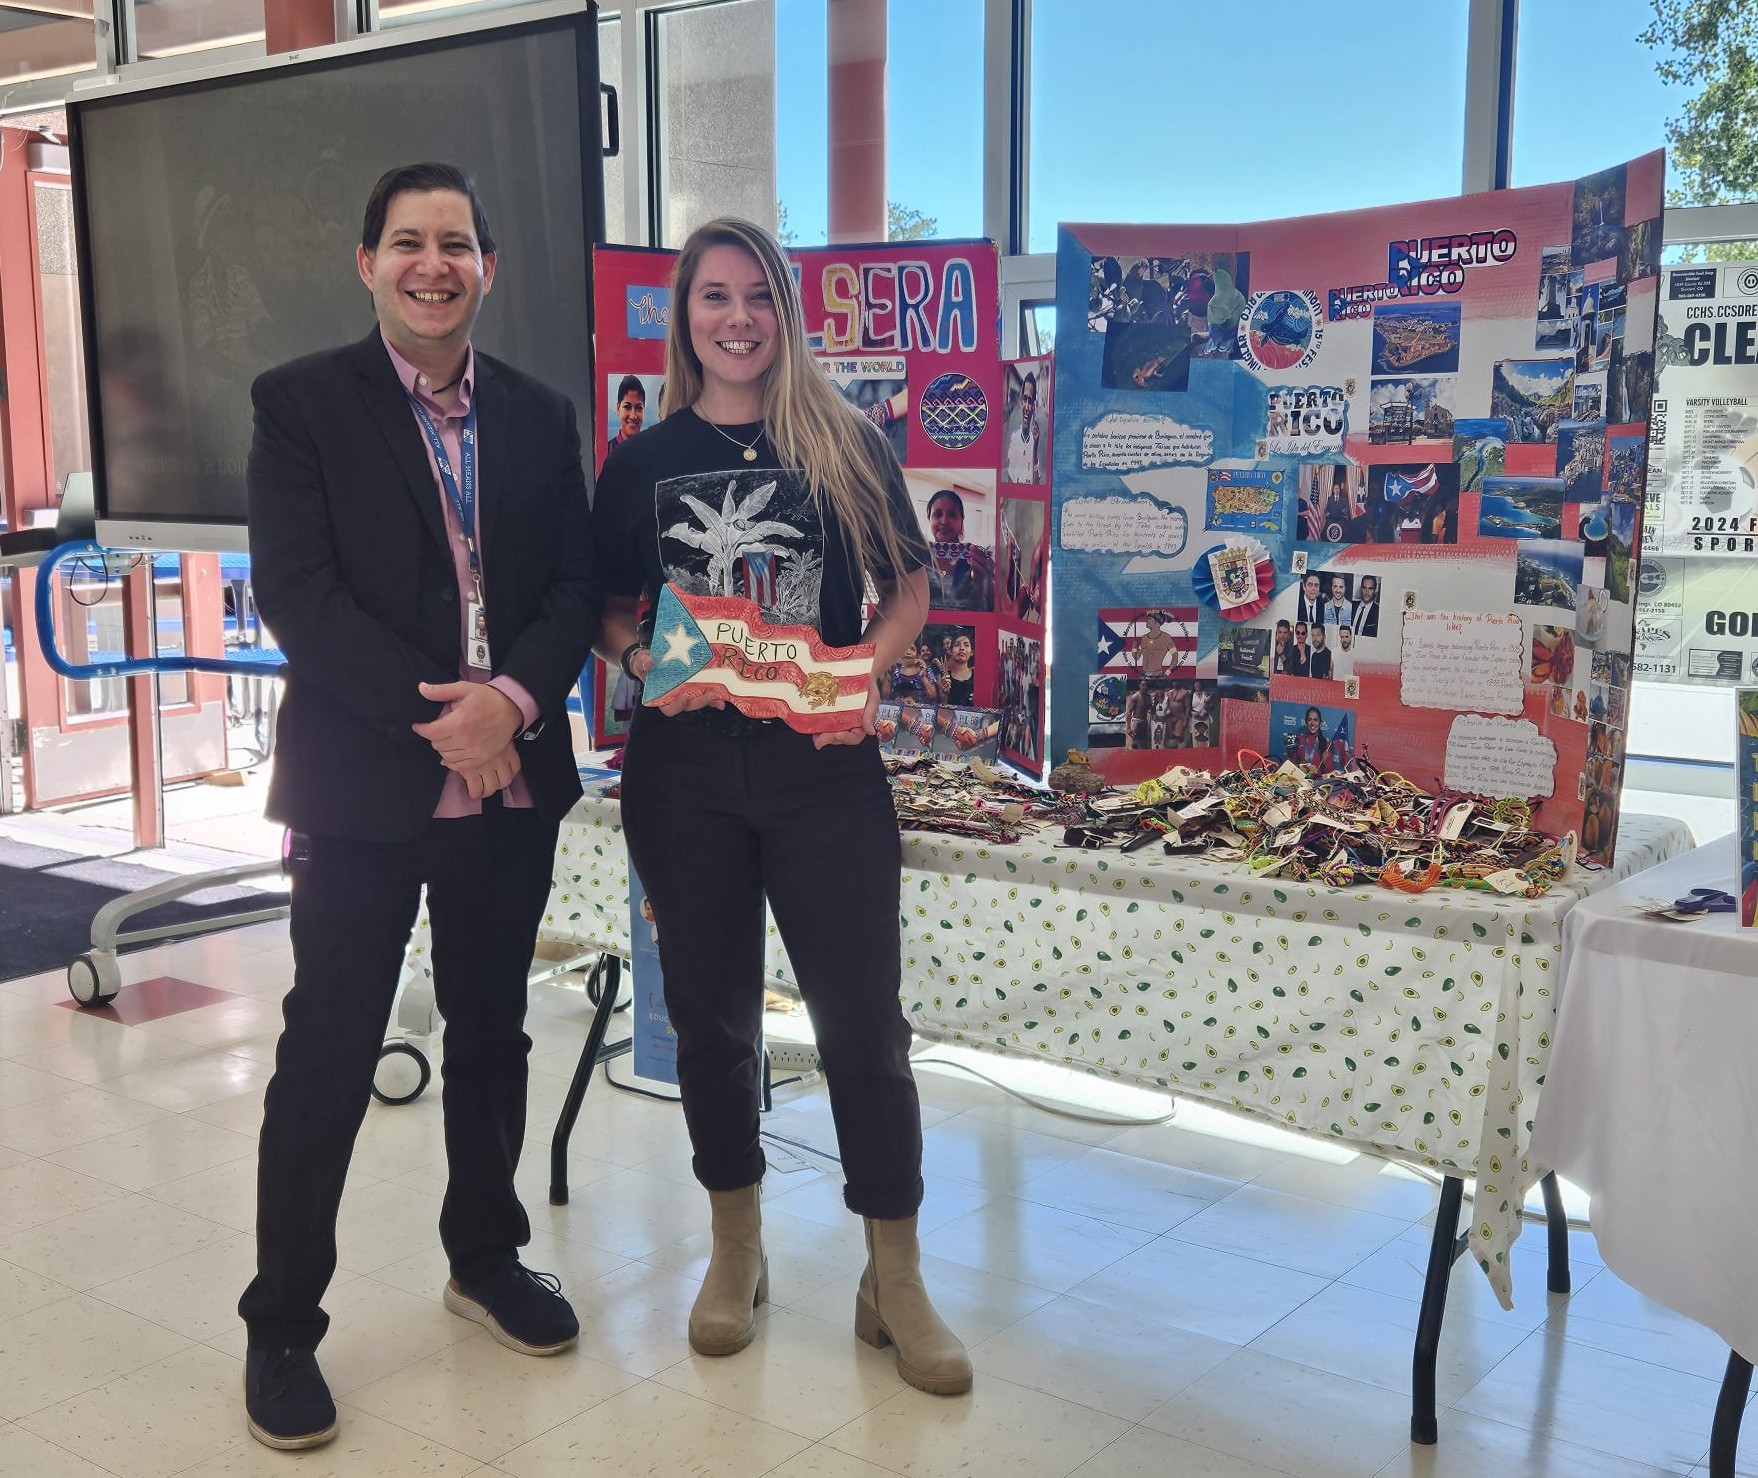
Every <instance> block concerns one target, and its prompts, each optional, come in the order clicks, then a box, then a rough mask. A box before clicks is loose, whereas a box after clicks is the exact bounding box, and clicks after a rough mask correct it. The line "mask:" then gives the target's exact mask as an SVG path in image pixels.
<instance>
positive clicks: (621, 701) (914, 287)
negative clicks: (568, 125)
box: [593, 241, 1051, 775]
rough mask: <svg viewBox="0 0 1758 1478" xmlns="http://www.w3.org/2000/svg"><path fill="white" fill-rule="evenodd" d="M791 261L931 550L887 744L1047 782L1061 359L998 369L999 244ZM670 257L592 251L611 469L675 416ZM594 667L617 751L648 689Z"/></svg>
mask: <svg viewBox="0 0 1758 1478" xmlns="http://www.w3.org/2000/svg"><path fill="white" fill-rule="evenodd" d="M789 256H790V257H791V259H792V261H793V262H794V264H795V266H796V268H797V269H798V280H799V285H800V296H801V300H802V306H803V309H804V315H805V322H806V331H807V338H808V342H809V343H810V346H811V348H812V351H813V353H814V355H815V356H816V357H817V358H818V360H819V363H820V364H821V365H822V366H823V368H824V371H825V373H826V374H828V375H829V376H830V378H831V380H832V381H833V382H834V383H835V384H836V386H837V387H838V389H840V390H841V392H842V394H843V396H844V397H845V398H846V399H847V400H848V401H849V403H850V404H852V405H854V406H855V407H857V408H858V409H859V410H860V411H862V412H863V414H865V415H866V416H867V417H868V419H869V420H871V421H872V422H873V424H874V425H875V426H877V427H878V428H879V429H880V430H881V431H882V432H883V433H884V434H885V436H886V438H887V439H888V440H889V442H890V444H891V447H892V450H893V452H894V453H895V454H896V456H897V459H898V461H899V462H900V463H901V464H902V466H903V468H904V479H905V485H906V488H907V490H908V493H909V499H910V503H911V505H912V507H913V508H914V510H915V513H916V517H917V520H918V523H919V526H920V530H921V533H922V537H923V539H924V540H925V541H926V542H927V543H928V546H929V548H930V550H931V552H932V558H931V563H930V567H929V572H928V573H929V586H930V614H929V617H928V623H927V625H926V627H925V628H924V629H923V631H922V634H921V636H920V638H919V639H918V641H917V642H916V644H915V645H914V646H912V647H911V649H910V650H909V651H908V652H906V653H905V654H904V655H903V656H902V657H901V658H900V659H899V660H898V661H897V662H896V663H894V664H892V665H891V666H890V667H889V668H888V669H887V670H885V671H883V672H881V673H879V674H878V682H879V687H880V694H881V706H880V715H879V729H880V737H881V740H882V741H883V743H884V744H885V747H886V748H888V749H890V750H895V751H897V752H900V753H915V752H926V751H932V752H934V753H938V754H943V755H947V756H953V757H956V756H966V757H976V758H980V759H989V760H994V759H997V758H1001V759H1005V760H1008V761H1009V762H1011V763H1013V764H1015V765H1017V766H1019V767H1022V768H1024V769H1025V770H1027V771H1028V772H1029V773H1031V774H1034V775H1036V774H1040V773H1041V772H1042V769H1043V761H1042V749H1043V738H1042V736H1043V724H1044V693H1045V686H1044V603H1045V590H1046V582H1047V565H1048V557H1049V538H1048V535H1049V487H1048V478H1049V451H1050V422H1049V417H1050V413H1051V408H1050V379H1051V376H1050V362H1049V360H1048V358H1045V359H1041V360H1031V361H1022V362H1020V363H1019V364H1017V365H1006V366H1004V365H1003V364H1002V363H1001V360H1000V357H999V356H1000V343H999V337H998V332H997V325H998V323H999V314H1000V296H999V277H998V259H997V257H996V254H995V248H994V246H993V244H992V243H990V242H986V241H971V242H934V243H923V242H911V243H907V244H901V243H899V244H879V245H873V246H846V247H834V248H822V249H817V250H806V251H791V252H790V253H789ZM672 261H673V254H672V253H670V252H664V251H652V250H645V249H640V248H632V247H604V246H601V247H598V248H596V249H595V252H594V267H595V274H596V292H597V304H596V307H597V323H598V331H597V338H596V351H597V361H598V366H599V380H600V382H601V383H602V384H603V387H604V391H603V393H604V396H605V400H604V412H603V414H602V415H601V416H600V420H601V422H602V426H601V427H600V428H599V435H598V450H599V456H598V458H597V460H598V462H600V463H602V461H603V458H604V456H606V455H608V453H609V450H610V448H611V447H612V446H614V445H615V443H616V441H617V440H618V439H619V438H622V437H625V436H630V435H638V434H639V433H640V430H641V428H642V426H643V425H652V424H654V423H655V422H656V421H657V420H658V419H659V418H660V416H661V415H663V413H664V408H663V407H662V406H661V405H660V403H659V402H660V397H661V391H662V382H663V370H664V363H665V333H666V324H667V322H668V320H669V306H670V305H669V289H668V287H667V286H666V284H667V283H668V281H669V276H670V271H671V264H672ZM1009 438H1011V439H1012V442H1013V443H1014V444H1013V445H1011V446H1010V445H1009V444H1008V441H1009ZM595 665H596V666H597V667H598V669H599V671H598V674H597V676H596V678H595V681H594V690H595V701H594V704H593V708H594V722H593V734H594V737H595V739H597V740H598V742H600V743H618V742H621V738H622V737H623V736H624V735H626V733H627V726H628V720H629V718H630V717H631V715H632V712H633V707H634V704H635V703H636V702H638V701H639V690H638V688H636V686H635V685H634V684H633V683H630V682H627V681H625V680H623V679H622V675H621V674H620V673H617V672H614V671H610V672H606V671H604V670H603V668H604V664H602V663H596V664H595Z"/></svg>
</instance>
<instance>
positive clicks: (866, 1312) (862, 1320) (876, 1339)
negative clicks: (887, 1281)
mask: <svg viewBox="0 0 1758 1478" xmlns="http://www.w3.org/2000/svg"><path fill="white" fill-rule="evenodd" d="M855 1338H856V1339H858V1340H862V1341H864V1342H865V1343H867V1344H870V1345H871V1346H872V1347H873V1348H874V1349H876V1350H882V1349H884V1348H885V1347H886V1346H887V1345H888V1344H890V1343H891V1334H890V1332H889V1331H888V1330H887V1329H886V1328H885V1326H884V1325H883V1324H881V1323H880V1322H879V1311H878V1310H877V1309H875V1308H874V1307H873V1305H872V1304H870V1303H868V1302H867V1300H866V1299H864V1298H862V1297H861V1295H860V1294H858V1293H857V1294H856V1295H855Z"/></svg>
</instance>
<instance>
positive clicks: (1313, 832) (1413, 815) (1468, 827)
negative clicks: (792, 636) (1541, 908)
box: [891, 756, 1575, 898]
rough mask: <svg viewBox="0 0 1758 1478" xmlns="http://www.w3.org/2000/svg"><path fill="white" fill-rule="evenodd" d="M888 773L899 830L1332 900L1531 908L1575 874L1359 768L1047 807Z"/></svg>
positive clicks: (1213, 777)
mask: <svg viewBox="0 0 1758 1478" xmlns="http://www.w3.org/2000/svg"><path fill="white" fill-rule="evenodd" d="M1241 758H1242V761H1243V760H1244V759H1245V758H1247V757H1245V756H1242V757H1241ZM1250 758H1253V759H1255V758H1256V757H1255V756H1252V757H1250ZM891 768H892V772H893V774H892V793H893V796H894V798H895V799H896V801H897V806H898V821H899V825H900V826H902V827H903V828H904V829H905V830H925V831H943V832H950V833H952V834H954V835H961V836H976V837H986V838H988V839H990V840H993V841H997V842H1007V841H1014V840H1017V839H1018V838H1019V836H1021V835H1023V834H1024V833H1025V832H1027V831H1031V830H1036V829H1037V828H1039V827H1041V826H1045V825H1058V826H1061V827H1062V828H1063V835H1062V841H1063V845H1065V846H1070V847H1079V848H1114V849H1117V850H1120V851H1125V852H1133V851H1136V850H1138V849H1140V848H1143V847H1147V846H1153V845H1155V844H1158V846H1159V847H1160V849H1161V850H1162V851H1164V852H1165V853H1168V854H1171V855H1181V856H1192V857H1205V858H1208V859H1210V860H1213V861H1217V862H1235V863H1238V864H1240V865H1241V868H1242V870H1244V871H1248V872H1250V873H1251V874H1253V875H1254V876H1269V875H1271V874H1274V875H1276V876H1279V877H1285V878H1290V879H1293V880H1295V881H1298V882H1308V881H1310V882H1315V883H1321V884H1324V885H1326V886H1329V887H1335V888H1347V887H1354V886H1357V885H1360V884H1363V883H1378V884H1379V885H1380V886H1382V887H1385V888H1391V889H1394V890H1396V891H1398V892H1400V893H1425V892H1427V891H1428V890H1429V889H1431V888H1471V889H1477V890H1481V891H1484V892H1494V893H1500V894H1506V895H1509V896H1518V897H1523V898H1537V897H1541V896H1542V895H1543V894H1545V893H1547V892H1548V891H1549V890H1550V889H1551V888H1552V887H1553V886H1554V885H1555V884H1556V883H1558V882H1560V881H1561V880H1562V879H1563V878H1564V877H1565V875H1566V874H1567V872H1568V870H1569V868H1570V866H1571V865H1572V864H1573V862H1574V860H1575V858H1574V853H1575V846H1574V838H1573V837H1572V836H1571V837H1567V838H1560V839H1559V838H1557V837H1554V836H1552V835H1550V834H1549V833H1547V832H1543V831H1538V830H1536V829H1535V828H1534V827H1533V825H1532V806H1531V803H1530V802H1528V801H1526V800H1523V799H1520V798H1517V797H1515V798H1508V799H1502V800H1490V799H1486V798H1484V797H1481V796H1466V795H1458V794H1454V793H1450V792H1446V791H1442V792H1438V793H1431V792H1429V791H1426V790H1424V789H1422V787H1420V786H1418V785H1415V784H1413V783H1412V782H1411V781H1409V780H1406V779H1405V778H1404V777H1403V776H1401V775H1397V774H1394V773H1392V772H1390V771H1379V770H1375V769H1374V768H1373V767H1372V766H1371V765H1368V764H1366V763H1364V762H1359V761H1358V762H1357V765H1356V768H1354V769H1353V770H1351V771H1349V772H1347V773H1344V774H1332V775H1322V776H1321V775H1314V774H1313V773H1311V772H1310V771H1309V770H1306V769H1304V768H1302V767H1301V766H1299V765H1296V764H1295V763H1293V762H1292V761H1288V762H1284V763H1283V764H1281V765H1270V764H1268V763H1267V762H1259V763H1256V764H1245V763H1242V765H1241V768H1239V769H1237V770H1226V771H1223V772H1221V773H1219V774H1210V773H1209V772H1207V771H1204V770H1190V769H1182V768H1180V769H1173V770H1169V771H1167V772H1166V774H1164V775H1162V776H1160V777H1159V778H1157V779H1154V780H1147V781H1144V782H1142V783H1141V784H1140V785H1137V786H1136V787H1135V788H1134V789H1133V790H1117V789H1110V788H1104V789H1093V788H1088V789H1086V790H1084V791H1061V792H1059V793H1056V794H1053V795H1050V796H1046V795H1045V793H1044V792H1043V791H1040V790H1036V789H1034V788H1032V787H1029V786H1025V785H1021V784H1018V783H1016V782H1012V781H1009V780H1006V779H1004V778H1003V777H1001V776H999V775H998V774H996V772H994V771H992V770H987V769H983V768H981V767H979V768H978V769H976V770H967V769H965V768H964V767H961V766H956V765H945V764H937V763H934V762H932V761H928V762H921V761H913V762H912V761H902V762H899V761H892V762H891ZM1053 783H1054V781H1053Z"/></svg>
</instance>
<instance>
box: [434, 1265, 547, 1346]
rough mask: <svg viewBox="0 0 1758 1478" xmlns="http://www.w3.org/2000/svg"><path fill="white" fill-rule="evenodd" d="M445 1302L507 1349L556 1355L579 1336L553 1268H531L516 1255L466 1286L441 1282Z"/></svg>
mask: <svg viewBox="0 0 1758 1478" xmlns="http://www.w3.org/2000/svg"><path fill="white" fill-rule="evenodd" d="M446 1307H447V1308H448V1309H450V1310H451V1311H452V1312H453V1313H454V1314H460V1315H462V1316H463V1317H464V1318H466V1319H474V1320H475V1321H476V1322H477V1323H478V1324H480V1325H482V1327H483V1328H484V1329H486V1330H487V1331H488V1332H489V1333H490V1334H492V1335H493V1336H494V1337H495V1338H496V1339H497V1340H499V1341H500V1342H501V1343H502V1344H503V1345H505V1346H506V1347H507V1348H508V1349H509V1350H517V1351H518V1352H519V1353H520V1354H521V1355H559V1354H560V1353H561V1352H562V1351H563V1350H565V1349H567V1348H568V1347H569V1346H571V1345H572V1344H573V1343H574V1341H575V1340H577V1339H578V1338H579V1337H580V1321H579V1320H578V1319H576V1318H575V1317H574V1310H573V1307H572V1306H571V1305H570V1304H569V1303H568V1301H567V1300H566V1299H565V1298H563V1297H562V1280H561V1279H560V1278H558V1277H556V1275H555V1274H554V1273H534V1272H532V1271H531V1269H530V1268H528V1267H526V1266H525V1265H524V1264H523V1263H521V1262H520V1261H519V1260H518V1259H517V1258H508V1259H507V1261H506V1262H504V1263H502V1264H501V1267H500V1271H499V1272H497V1273H495V1274H494V1275H493V1276H492V1277H489V1278H486V1279H484V1280H483V1281H482V1282H480V1283H472V1284H470V1285H469V1286H468V1287H466V1286H465V1285H463V1284H461V1283H460V1282H459V1281H458V1280H457V1279H456V1278H453V1279H452V1280H451V1281H450V1282H448V1283H447V1284H446Z"/></svg>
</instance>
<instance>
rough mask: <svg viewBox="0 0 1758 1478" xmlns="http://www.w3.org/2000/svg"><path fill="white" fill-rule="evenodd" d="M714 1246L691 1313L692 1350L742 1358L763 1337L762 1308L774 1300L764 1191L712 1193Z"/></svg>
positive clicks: (743, 1189) (744, 1189)
mask: <svg viewBox="0 0 1758 1478" xmlns="http://www.w3.org/2000/svg"><path fill="white" fill-rule="evenodd" d="M708 1202H709V1205H710V1207H711V1208H712V1214H713V1222H712V1225H713V1235H714V1247H713V1250H712V1251H711V1252H710V1253H709V1255H708V1271H707V1272H706V1273H705V1274H703V1276H702V1288H701V1291H700V1292H699V1293H697V1295H696V1302H695V1304H694V1305H693V1306H692V1307H691V1309H690V1348H691V1349H692V1350H694V1351H695V1352H696V1353H697V1354H698V1355H736V1354H737V1353H738V1352H739V1351H740V1350H742V1349H744V1347H745V1346H746V1345H748V1344H750V1342H751V1341H752V1339H754V1338H755V1337H756V1334H757V1306H758V1305H759V1304H761V1303H765V1302H767V1300H768V1298H769V1259H768V1257H767V1256H765V1254H764V1251H763V1225H762V1201H761V1197H760V1194H759V1190H758V1187H757V1186H755V1185H748V1186H744V1187H741V1188H740V1189H739V1190H736V1191H710V1192H709V1193H708Z"/></svg>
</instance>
